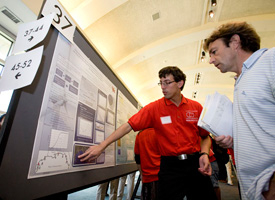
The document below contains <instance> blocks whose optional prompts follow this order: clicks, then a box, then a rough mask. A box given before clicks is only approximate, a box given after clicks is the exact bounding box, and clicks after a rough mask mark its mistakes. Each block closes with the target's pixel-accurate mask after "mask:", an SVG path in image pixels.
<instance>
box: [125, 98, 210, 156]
mask: <svg viewBox="0 0 275 200" xmlns="http://www.w3.org/2000/svg"><path fill="white" fill-rule="evenodd" d="M201 111H202V106H201V105H200V104H199V103H198V102H196V101H193V100H191V99H187V98H185V97H184V96H183V95H182V100H181V103H180V105H179V107H177V106H176V105H175V104H174V103H173V102H171V101H170V100H168V99H165V98H164V97H163V98H161V99H159V100H157V101H155V102H152V103H150V104H148V105H147V106H145V107H144V108H142V109H141V110H140V111H139V112H138V113H137V114H135V115H133V116H132V117H131V118H130V119H129V121H128V123H129V124H130V126H131V127H132V128H133V130H134V131H139V130H143V129H146V128H150V127H151V128H154V129H155V132H156V134H157V139H158V143H159V150H160V154H161V155H162V156H177V155H180V154H183V153H185V154H192V153H195V152H199V151H200V137H205V136H207V135H209V133H208V132H207V131H205V130H204V129H202V128H200V127H198V126H197V122H198V120H199V116H200V113H201Z"/></svg>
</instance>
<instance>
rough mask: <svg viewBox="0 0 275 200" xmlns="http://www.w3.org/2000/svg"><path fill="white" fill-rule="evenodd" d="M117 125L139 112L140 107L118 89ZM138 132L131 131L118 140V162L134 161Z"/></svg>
mask: <svg viewBox="0 0 275 200" xmlns="http://www.w3.org/2000/svg"><path fill="white" fill-rule="evenodd" d="M117 99H118V100H117V122H116V123H117V127H119V126H121V125H122V124H124V123H126V122H127V121H128V120H129V118H130V117H131V116H132V115H134V114H136V113H137V112H138V109H137V108H136V107H135V106H134V105H133V104H132V103H131V102H130V101H129V100H128V99H127V98H126V97H125V96H124V95H123V94H122V92H120V91H118V97H117ZM136 134H137V132H134V131H131V132H130V133H128V134H126V135H125V136H124V137H122V138H121V139H119V140H118V141H117V142H116V163H117V164H125V163H133V162H135V160H134V147H135V139H136Z"/></svg>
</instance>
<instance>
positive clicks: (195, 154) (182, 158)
mask: <svg viewBox="0 0 275 200" xmlns="http://www.w3.org/2000/svg"><path fill="white" fill-rule="evenodd" d="M198 155H199V152H196V153H192V154H180V155H178V156H177V157H178V159H179V160H186V159H191V158H194V157H196V156H198Z"/></svg>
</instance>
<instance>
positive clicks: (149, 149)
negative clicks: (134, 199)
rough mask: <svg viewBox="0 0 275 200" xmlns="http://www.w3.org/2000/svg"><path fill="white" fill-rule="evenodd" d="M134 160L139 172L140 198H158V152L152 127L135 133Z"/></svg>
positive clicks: (156, 199)
mask: <svg viewBox="0 0 275 200" xmlns="http://www.w3.org/2000/svg"><path fill="white" fill-rule="evenodd" d="M135 160H136V163H137V165H138V168H139V171H140V173H141V180H142V189H141V199H143V200H158V199H159V198H158V188H159V186H158V185H159V183H158V180H159V179H158V173H159V168H160V152H159V148H158V143H157V136H156V134H155V131H154V129H153V128H148V129H145V130H143V131H141V132H139V133H138V134H137V136H136V141H135Z"/></svg>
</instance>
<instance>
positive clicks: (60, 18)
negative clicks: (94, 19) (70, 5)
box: [42, 0, 76, 42]
mask: <svg viewBox="0 0 275 200" xmlns="http://www.w3.org/2000/svg"><path fill="white" fill-rule="evenodd" d="M51 13H56V15H55V17H54V19H53V21H54V23H53V25H54V26H55V27H56V28H57V29H58V30H59V31H60V32H61V33H62V34H63V35H64V36H65V37H66V38H67V39H68V40H70V41H71V42H73V36H74V32H75V28H76V25H75V24H74V22H73V20H72V19H71V18H70V16H69V15H68V14H67V13H66V11H65V9H64V8H63V7H62V6H61V4H60V3H59V2H58V1H57V0H47V1H46V3H45V5H44V7H43V10H42V15H44V16H47V15H49V14H51Z"/></svg>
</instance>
